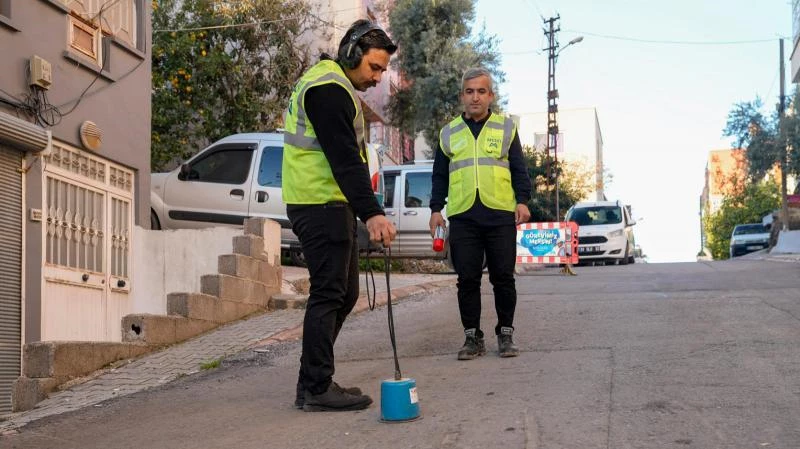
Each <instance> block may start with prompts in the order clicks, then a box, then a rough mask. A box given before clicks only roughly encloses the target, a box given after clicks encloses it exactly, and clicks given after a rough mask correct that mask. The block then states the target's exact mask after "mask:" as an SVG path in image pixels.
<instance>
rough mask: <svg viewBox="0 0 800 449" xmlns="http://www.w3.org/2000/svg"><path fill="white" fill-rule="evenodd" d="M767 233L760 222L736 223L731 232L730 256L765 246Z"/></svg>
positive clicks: (767, 238)
mask: <svg viewBox="0 0 800 449" xmlns="http://www.w3.org/2000/svg"><path fill="white" fill-rule="evenodd" d="M769 235H770V234H769V230H768V229H767V228H766V227H765V226H764V225H763V224H761V223H747V224H737V225H736V226H734V228H733V232H732V233H731V243H730V253H729V255H730V257H731V258H734V257H738V256H741V255H744V254H747V253H751V252H753V251H758V250H760V249H764V248H767V247H768V246H769Z"/></svg>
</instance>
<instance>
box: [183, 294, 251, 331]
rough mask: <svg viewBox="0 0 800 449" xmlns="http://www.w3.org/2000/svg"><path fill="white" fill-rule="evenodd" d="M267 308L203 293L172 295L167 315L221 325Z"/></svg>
mask: <svg viewBox="0 0 800 449" xmlns="http://www.w3.org/2000/svg"><path fill="white" fill-rule="evenodd" d="M265 310H266V307H264V306H261V305H259V304H247V303H243V302H235V301H225V300H222V299H219V298H217V297H216V296H211V295H204V294H202V293H170V294H169V295H167V314H168V315H180V316H182V317H185V318H192V319H195V320H205V321H212V322H215V323H219V324H224V323H229V322H231V321H235V320H238V319H239V318H243V317H245V316H247V315H250V314H252V313H255V312H263V311H265Z"/></svg>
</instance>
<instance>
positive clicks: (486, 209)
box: [429, 68, 531, 360]
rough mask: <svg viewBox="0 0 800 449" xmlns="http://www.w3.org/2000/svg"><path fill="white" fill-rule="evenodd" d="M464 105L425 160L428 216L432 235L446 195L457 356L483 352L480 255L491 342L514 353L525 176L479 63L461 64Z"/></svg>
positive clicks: (512, 132)
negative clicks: (491, 308)
mask: <svg viewBox="0 0 800 449" xmlns="http://www.w3.org/2000/svg"><path fill="white" fill-rule="evenodd" d="M460 98H461V103H462V104H463V105H464V113H463V114H462V115H460V116H459V117H457V118H456V119H454V120H453V121H451V122H450V123H448V124H447V125H445V127H444V128H442V130H441V132H440V133H439V148H438V149H437V150H436V156H435V158H434V162H433V175H432V178H433V179H432V183H433V186H432V192H431V202H430V207H431V219H430V223H429V224H430V228H431V235H433V233H434V231H435V229H436V227H437V226H442V227H444V226H445V225H446V222H445V219H444V217H443V216H442V212H441V211H442V209H443V208H444V206H445V198H447V201H446V203H447V215H448V218H449V219H450V232H449V240H450V254H451V257H452V260H453V266H454V268H455V270H456V273H457V274H458V308H459V311H460V313H461V323H462V325H463V326H464V333H465V335H466V341H465V342H464V346H463V347H462V348H461V350H460V351H459V352H458V359H459V360H472V359H474V358H476V357H478V356H481V355H483V354H485V353H486V344H485V343H484V338H483V331H482V330H481V327H480V319H481V290H480V289H481V275H482V272H483V261H484V260H485V261H486V263H487V266H488V269H489V281H490V282H491V283H492V286H493V287H494V303H495V310H496V311H497V325H496V326H495V329H494V330H495V334H496V335H497V346H498V352H499V355H500V357H515V356H517V355H519V349H518V348H517V346H516V345H515V344H514V340H513V338H512V335H513V333H514V310H515V309H516V304H517V290H516V286H515V282H514V264H515V262H516V252H517V250H516V235H517V230H516V225H517V224H520V223H524V222H526V221H528V219H529V218H530V216H531V214H530V211H529V210H528V206H527V204H528V200H530V198H531V180H530V176H529V175H528V170H527V168H526V166H525V161H524V159H523V156H522V147H521V145H520V142H519V136H518V135H517V130H516V126H515V125H514V122H513V121H512V120H511V119H510V118H508V117H504V116H501V115H498V114H494V113H492V111H491V110H490V109H489V107H490V106H491V104H492V102H493V101H494V90H493V85H492V75H491V73H490V72H489V71H488V70H486V69H484V68H473V69H469V70H467V71H466V72H465V73H464V76H463V77H462V78H461V94H460Z"/></svg>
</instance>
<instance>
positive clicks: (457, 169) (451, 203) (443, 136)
mask: <svg viewBox="0 0 800 449" xmlns="http://www.w3.org/2000/svg"><path fill="white" fill-rule="evenodd" d="M515 133H516V126H515V125H514V121H513V120H511V119H510V118H507V117H503V116H500V115H496V114H492V115H490V116H489V118H488V119H487V120H486V123H484V125H483V128H482V129H481V132H480V133H479V134H478V138H477V139H475V137H474V136H473V135H472V131H470V129H469V126H467V124H466V123H465V122H464V119H463V118H462V117H460V116H459V117H458V118H456V119H454V120H453V121H451V122H450V123H449V124H447V125H446V126H445V127H444V128H442V130H441V132H440V133H439V145H440V146H441V148H442V152H444V154H445V155H446V156H447V157H448V158H449V159H450V165H449V172H450V185H449V190H448V201H447V202H448V205H447V211H448V215H455V214H459V213H461V212H465V211H466V210H468V209H469V208H470V207H472V205H473V204H474V203H475V192H476V191H477V190H480V192H481V202H482V203H483V204H484V205H485V206H486V207H489V208H491V209H498V210H506V211H513V210H514V208H515V206H516V199H515V198H514V189H513V188H512V186H511V170H510V166H509V163H508V151H509V149H510V148H511V141H512V139H513V138H514V134H515Z"/></svg>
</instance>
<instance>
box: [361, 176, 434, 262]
mask: <svg viewBox="0 0 800 449" xmlns="http://www.w3.org/2000/svg"><path fill="white" fill-rule="evenodd" d="M380 173H381V179H382V181H383V182H382V184H383V185H382V186H378V187H377V188H378V190H379V191H380V188H381V187H382V189H383V190H382V191H380V192H381V193H382V194H383V195H382V196H383V208H384V210H385V211H386V218H388V219H389V220H390V221H391V222H392V223H393V224H394V226H395V228H397V238H396V239H395V241H394V242H393V243H392V256H393V257H413V258H433V259H443V258H445V257H447V252H448V249H449V248H448V247H445V250H444V251H442V252H436V251H434V250H433V239H432V238H431V231H430V227H429V222H430V219H431V209H430V202H431V174H432V173H433V162H432V161H418V162H415V163H413V164H406V165H393V166H386V167H382V168H381V169H380ZM442 212H443V213H444V212H445V211H442Z"/></svg>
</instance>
